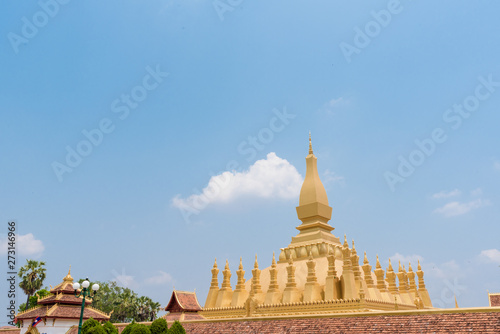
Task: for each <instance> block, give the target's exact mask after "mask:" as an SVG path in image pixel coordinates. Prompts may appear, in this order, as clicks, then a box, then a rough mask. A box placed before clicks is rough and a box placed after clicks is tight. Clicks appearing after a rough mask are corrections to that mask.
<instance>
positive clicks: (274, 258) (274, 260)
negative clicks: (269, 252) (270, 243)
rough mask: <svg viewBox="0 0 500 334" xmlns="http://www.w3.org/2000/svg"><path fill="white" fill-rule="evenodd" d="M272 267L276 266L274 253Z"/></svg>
mask: <svg viewBox="0 0 500 334" xmlns="http://www.w3.org/2000/svg"><path fill="white" fill-rule="evenodd" d="M271 264H272V265H273V266H275V265H276V257H275V256H274V252H273V262H272V263H271Z"/></svg>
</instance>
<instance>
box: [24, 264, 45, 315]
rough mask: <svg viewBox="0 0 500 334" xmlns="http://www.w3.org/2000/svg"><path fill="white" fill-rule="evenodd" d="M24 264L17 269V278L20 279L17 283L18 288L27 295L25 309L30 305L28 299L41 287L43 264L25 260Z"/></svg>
mask: <svg viewBox="0 0 500 334" xmlns="http://www.w3.org/2000/svg"><path fill="white" fill-rule="evenodd" d="M26 262H27V263H26V264H25V265H24V266H22V267H21V269H19V273H18V276H19V277H20V278H21V282H19V287H20V288H21V289H22V290H23V291H24V293H25V294H26V295H27V298H26V307H25V309H27V308H28V307H29V304H30V297H31V296H32V295H33V294H34V293H35V292H36V291H37V290H39V289H40V288H41V287H42V284H43V281H44V280H45V270H46V269H45V268H44V266H45V262H43V261H40V262H38V261H35V260H26Z"/></svg>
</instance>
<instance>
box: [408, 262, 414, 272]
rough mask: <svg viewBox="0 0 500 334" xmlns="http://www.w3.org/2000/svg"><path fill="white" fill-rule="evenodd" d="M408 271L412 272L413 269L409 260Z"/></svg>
mask: <svg viewBox="0 0 500 334" xmlns="http://www.w3.org/2000/svg"><path fill="white" fill-rule="evenodd" d="M408 271H409V272H413V269H412V268H411V262H408Z"/></svg>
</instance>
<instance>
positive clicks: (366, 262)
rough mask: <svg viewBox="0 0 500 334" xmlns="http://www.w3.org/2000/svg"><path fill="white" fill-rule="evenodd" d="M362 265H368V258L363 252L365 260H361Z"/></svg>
mask: <svg viewBox="0 0 500 334" xmlns="http://www.w3.org/2000/svg"><path fill="white" fill-rule="evenodd" d="M363 263H364V264H368V263H369V262H368V258H367V257H366V252H365V258H364V260H363Z"/></svg>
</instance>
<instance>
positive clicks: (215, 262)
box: [214, 258, 217, 268]
mask: <svg viewBox="0 0 500 334" xmlns="http://www.w3.org/2000/svg"><path fill="white" fill-rule="evenodd" d="M214 268H217V258H215V261H214Z"/></svg>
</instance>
